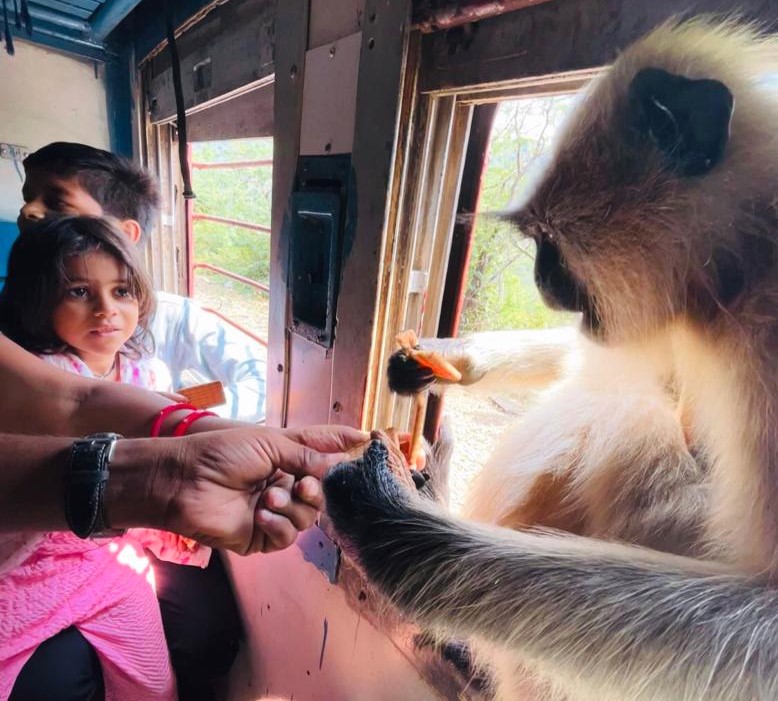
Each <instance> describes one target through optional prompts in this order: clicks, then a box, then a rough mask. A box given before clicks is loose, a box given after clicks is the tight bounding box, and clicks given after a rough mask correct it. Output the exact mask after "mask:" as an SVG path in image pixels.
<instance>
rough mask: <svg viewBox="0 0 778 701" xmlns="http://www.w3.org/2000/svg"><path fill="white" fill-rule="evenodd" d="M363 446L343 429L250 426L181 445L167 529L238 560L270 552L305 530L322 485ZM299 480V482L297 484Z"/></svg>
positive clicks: (358, 435)
mask: <svg viewBox="0 0 778 701" xmlns="http://www.w3.org/2000/svg"><path fill="white" fill-rule="evenodd" d="M367 440H368V435H367V434H365V433H362V432H361V431H356V430H354V429H351V428H348V427H343V426H322V427H312V428H306V429H299V430H294V429H293V430H285V429H276V428H264V427H251V428H237V429H230V430H225V431H211V432H207V433H200V434H195V435H191V436H188V437H186V438H185V439H178V441H179V445H180V448H179V451H178V454H177V459H176V460H175V461H174V462H175V465H174V466H173V468H172V470H171V469H170V468H168V470H166V472H168V473H169V479H170V480H172V484H170V483H169V482H168V479H165V480H163V481H162V483H165V482H168V484H167V486H166V487H165V489H166V490H167V489H170V491H169V492H168V494H170V495H172V496H171V498H170V499H169V503H168V509H167V516H166V520H165V526H164V527H165V528H168V529H170V530H172V531H175V532H177V533H181V534H182V535H185V536H188V537H191V538H194V539H196V540H198V541H200V542H202V543H204V544H206V545H211V546H213V547H219V548H228V549H230V550H234V551H235V552H238V553H240V554H248V553H254V552H273V551H275V550H281V549H283V548H286V547H288V546H289V545H291V544H292V543H293V542H294V541H295V539H296V537H297V534H298V532H299V531H301V530H304V529H306V528H308V527H310V526H311V525H312V524H313V522H314V520H315V518H316V512H317V511H318V510H319V509H320V508H321V506H322V504H323V497H322V491H321V485H320V483H319V480H320V479H321V478H322V477H323V476H324V474H325V472H326V471H327V469H328V468H330V467H332V466H333V465H336V464H337V463H338V462H341V461H343V460H346V459H348V456H347V455H346V453H347V452H348V451H349V450H351V449H353V448H354V447H355V446H357V445H359V444H361V443H364V442H366V441H367ZM295 478H297V479H298V480H299V481H296V479H295Z"/></svg>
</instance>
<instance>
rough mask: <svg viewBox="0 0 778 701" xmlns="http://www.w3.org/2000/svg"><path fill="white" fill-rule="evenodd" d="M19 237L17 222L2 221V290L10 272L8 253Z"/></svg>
mask: <svg viewBox="0 0 778 701" xmlns="http://www.w3.org/2000/svg"><path fill="white" fill-rule="evenodd" d="M18 235H19V230H18V229H17V228H16V222H8V221H0V288H2V286H3V283H4V282H5V278H6V275H7V272H8V253H9V252H10V250H11V246H13V242H14V241H15V240H16V237H17V236H18Z"/></svg>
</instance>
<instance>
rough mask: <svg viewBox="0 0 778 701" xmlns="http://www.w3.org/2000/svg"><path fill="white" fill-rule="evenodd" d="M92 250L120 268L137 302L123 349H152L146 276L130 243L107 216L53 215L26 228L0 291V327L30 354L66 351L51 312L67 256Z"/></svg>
mask: <svg viewBox="0 0 778 701" xmlns="http://www.w3.org/2000/svg"><path fill="white" fill-rule="evenodd" d="M93 251H102V252H104V253H107V254H108V255H109V256H111V257H113V258H114V259H115V260H116V261H117V262H118V263H119V265H120V266H121V267H123V268H124V270H125V271H126V274H127V288H128V289H129V291H130V293H131V294H132V296H133V297H134V298H135V299H136V300H137V301H138V327H137V328H136V330H135V333H134V334H133V335H132V337H131V338H130V339H129V340H128V341H127V344H126V346H127V348H128V349H129V350H130V351H131V352H132V353H133V355H141V354H143V353H144V352H148V351H149V350H151V348H150V346H151V345H152V344H153V339H151V334H150V333H149V328H148V325H149V320H150V319H151V316H152V315H153V313H154V308H155V299H154V292H153V289H152V286H151V281H150V279H149V276H148V274H147V273H146V271H145V270H144V269H143V264H142V263H141V262H140V259H139V258H138V256H137V254H136V253H135V251H134V250H133V248H132V244H131V243H130V242H129V241H128V240H127V238H126V237H125V235H124V234H123V233H122V232H121V230H120V229H119V228H118V227H117V225H116V224H115V223H114V222H112V221H111V220H109V219H106V218H102V219H101V218H96V217H58V218H55V219H44V220H42V221H41V223H39V224H36V225H35V226H32V227H30V228H29V229H27V228H25V231H24V233H22V234H20V235H19V237H18V238H17V239H16V241H15V242H14V245H13V247H12V248H11V253H10V256H9V258H8V277H7V279H6V282H5V287H4V288H3V290H2V292H0V330H2V332H3V333H4V334H5V335H6V336H8V337H9V338H10V339H11V340H13V341H15V342H16V343H18V344H19V345H20V346H22V347H23V348H26V349H27V350H29V351H31V352H33V353H62V352H63V351H66V350H67V348H68V346H67V344H65V343H63V342H62V339H60V338H59V337H57V335H56V334H55V333H54V329H53V326H52V316H53V313H54V309H55V307H56V306H57V305H58V304H59V303H60V302H61V301H62V300H63V298H64V295H65V291H66V288H67V286H68V285H69V284H70V283H71V280H70V279H69V276H68V261H69V260H70V259H72V258H74V257H79V256H84V255H85V254H87V253H91V252H93Z"/></svg>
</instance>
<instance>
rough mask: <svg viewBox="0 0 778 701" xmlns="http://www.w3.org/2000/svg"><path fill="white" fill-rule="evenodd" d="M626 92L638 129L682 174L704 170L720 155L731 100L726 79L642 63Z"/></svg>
mask: <svg viewBox="0 0 778 701" xmlns="http://www.w3.org/2000/svg"><path fill="white" fill-rule="evenodd" d="M629 97H630V102H631V104H632V105H633V107H634V108H635V109H636V111H637V116H638V124H639V128H640V129H641V131H643V132H647V133H648V134H649V135H650V136H651V137H652V138H653V140H654V142H655V143H656V145H657V146H658V147H659V149H660V150H661V151H662V152H663V153H664V154H665V156H666V157H667V159H668V160H669V162H670V164H671V165H672V167H673V169H674V170H676V171H677V172H679V173H680V174H681V175H688V176H692V175H702V174H704V173H707V172H708V171H709V170H710V169H711V168H713V167H714V166H715V165H716V164H717V163H718V162H719V161H720V160H721V158H722V156H723V155H724V147H725V146H726V144H727V140H728V138H729V124H730V120H731V118H732V110H733V108H734V105H735V101H734V98H733V97H732V93H731V92H730V91H729V88H727V86H726V85H724V83H720V82H719V81H718V80H690V79H689V78H684V77H683V76H679V75H673V74H672V73H668V72H667V71H663V70H661V69H659V68H644V69H643V70H642V71H640V72H639V73H638V74H637V75H636V76H635V77H634V78H633V80H632V83H631V84H630V88H629Z"/></svg>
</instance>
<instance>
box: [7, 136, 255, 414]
mask: <svg viewBox="0 0 778 701" xmlns="http://www.w3.org/2000/svg"><path fill="white" fill-rule="evenodd" d="M24 170H25V175H26V178H25V182H24V186H23V188H22V195H23V196H24V205H23V206H22V208H21V211H20V214H19V228H20V229H23V228H24V226H25V224H28V223H30V222H32V221H37V220H38V219H41V218H43V217H44V216H47V215H51V214H84V215H92V216H101V215H102V214H110V215H111V216H113V217H116V218H117V219H119V221H120V222H121V227H122V230H123V231H124V232H125V233H126V234H127V236H128V237H129V238H130V240H131V241H133V242H134V243H142V242H143V241H144V240H145V238H146V236H148V233H149V232H150V231H151V230H152V228H153V226H154V223H155V221H156V218H157V214H158V210H159V193H158V191H157V186H156V182H155V180H154V178H153V177H152V176H151V175H150V174H149V173H147V172H146V171H144V170H143V169H142V168H140V167H138V166H136V165H135V164H134V163H132V162H131V161H127V160H125V159H123V158H119V157H118V156H115V155H113V154H112V153H108V152H107V151H102V150H100V149H96V148H93V147H91V146H85V145H83V144H74V143H65V142H56V143H52V144H49V145H48V146H44V147H43V148H41V149H39V150H38V151H36V152H35V153H32V154H31V155H30V156H28V157H27V158H26V159H25V161H24ZM151 331H152V334H153V336H154V340H155V355H156V356H157V357H158V358H159V359H160V360H162V361H163V362H164V363H165V364H166V365H167V366H168V368H169V369H170V372H171V375H172V378H173V384H174V387H180V386H182V385H183V384H184V383H183V382H182V381H181V376H182V374H183V373H184V372H185V371H187V370H194V371H195V372H196V373H197V374H199V375H201V376H203V378H204V379H205V380H220V381H221V382H222V383H223V384H224V388H225V395H226V397H227V403H226V404H225V405H224V406H222V407H217V408H215V409H214V411H215V412H216V413H218V414H219V415H220V416H223V417H224V418H227V419H236V420H240V421H251V422H257V421H261V420H262V419H264V416H265V407H264V405H265V377H266V370H265V360H264V352H263V350H262V348H261V347H260V346H259V344H257V343H254V342H253V341H251V340H250V339H247V338H246V337H245V336H243V335H242V334H241V333H240V332H239V331H237V330H236V329H234V328H232V327H230V326H228V325H226V324H224V323H222V322H221V321H220V320H219V319H218V317H216V316H215V315H213V314H209V313H207V312H205V311H203V309H202V308H201V307H200V306H199V305H197V304H196V303H193V302H192V301H191V300H189V299H187V298H186V297H181V296H179V295H174V294H170V293H167V292H158V293H157V314H156V316H155V318H154V320H153V322H152V325H151Z"/></svg>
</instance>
